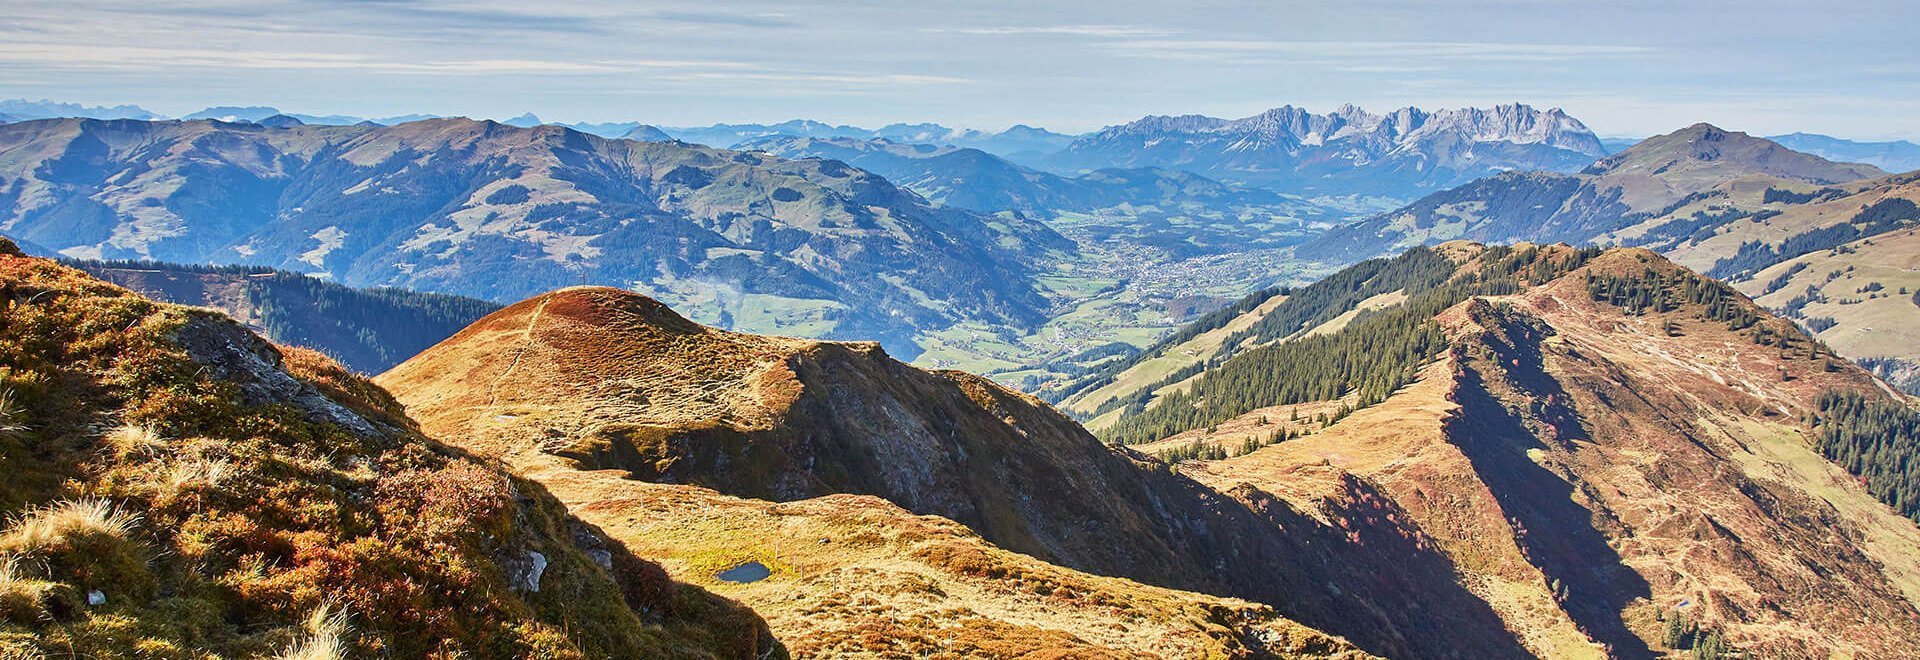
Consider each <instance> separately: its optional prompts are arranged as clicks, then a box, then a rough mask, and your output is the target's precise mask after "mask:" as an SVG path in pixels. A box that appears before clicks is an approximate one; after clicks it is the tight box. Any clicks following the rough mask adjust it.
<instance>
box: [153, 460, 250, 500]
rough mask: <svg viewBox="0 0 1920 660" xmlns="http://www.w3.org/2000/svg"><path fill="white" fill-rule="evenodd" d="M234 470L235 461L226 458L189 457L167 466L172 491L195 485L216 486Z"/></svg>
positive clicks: (168, 485)
mask: <svg viewBox="0 0 1920 660" xmlns="http://www.w3.org/2000/svg"><path fill="white" fill-rule="evenodd" d="M233 472H234V467H233V462H232V461H229V460H227V459H224V458H216V459H211V460H209V459H204V458H196V459H187V460H182V461H178V462H175V463H172V464H170V465H168V466H167V471H166V483H167V487H168V488H169V489H170V492H179V491H182V490H185V489H186V488H188V487H190V486H195V485H200V486H205V487H207V488H216V487H218V486H219V485H220V482H222V481H225V480H226V478H227V477H228V476H229V475H232V474H233Z"/></svg>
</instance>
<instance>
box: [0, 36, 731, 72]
mask: <svg viewBox="0 0 1920 660" xmlns="http://www.w3.org/2000/svg"><path fill="white" fill-rule="evenodd" d="M0 63H7V64H25V65H32V66H35V67H42V68H49V69H62V68H64V69H88V70H114V71H151V70H173V69H177V68H182V67H197V68H217V69H281V70H315V69H334V70H350V71H356V72H369V73H388V74H470V75H485V74H510V73H614V72H621V71H632V70H635V69H701V68H707V69H738V68H747V67H750V66H752V65H750V64H747V63H744V62H729V61H703V60H644V59H626V60H536V59H468V60H428V61H420V62H407V61H398V60H382V59H376V58H372V57H368V56H365V55H359V54H351V53H321V52H277V51H226V50H208V49H191V48H144V47H138V46H68V45H50V44H0Z"/></svg>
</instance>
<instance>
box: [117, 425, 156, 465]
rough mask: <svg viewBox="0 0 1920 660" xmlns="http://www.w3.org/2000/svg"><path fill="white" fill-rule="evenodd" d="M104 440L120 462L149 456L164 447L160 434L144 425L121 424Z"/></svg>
mask: <svg viewBox="0 0 1920 660" xmlns="http://www.w3.org/2000/svg"><path fill="white" fill-rule="evenodd" d="M105 440H106V441H107V447H108V448H109V449H111V450H113V455H114V457H115V458H119V459H120V460H126V459H128V458H131V457H135V456H149V455H152V454H154V453H157V452H159V451H160V450H161V449H163V448H165V447H166V441H165V440H162V439H161V438H160V434H159V433H158V432H156V431H154V430H153V427H151V426H147V425H145V424H131V423H129V424H121V425H119V426H116V427H114V429H113V430H111V431H108V432H107V435H106V438H105Z"/></svg>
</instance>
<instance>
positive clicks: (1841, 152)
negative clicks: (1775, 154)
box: [1767, 133, 1920, 172]
mask: <svg viewBox="0 0 1920 660" xmlns="http://www.w3.org/2000/svg"><path fill="white" fill-rule="evenodd" d="M1767 139H1769V140H1773V141H1774V142H1778V143H1780V145H1781V146H1784V147H1786V148H1788V149H1793V150H1795V151H1804V152H1807V153H1810V154H1813V155H1815V156H1819V157H1821V158H1825V159H1827V160H1838V161H1845V162H1849V163H1866V164H1868V165H1872V166H1874V167H1878V168H1880V169H1883V170H1886V171H1888V172H1911V171H1913V170H1920V144H1914V143H1912V142H1907V141H1905V140H1896V141H1892V142H1855V141H1853V140H1842V139H1840V138H1836V137H1828V136H1825V135H1815V134H1813V133H1788V134H1786V135H1775V136H1772V137H1769V138H1767Z"/></svg>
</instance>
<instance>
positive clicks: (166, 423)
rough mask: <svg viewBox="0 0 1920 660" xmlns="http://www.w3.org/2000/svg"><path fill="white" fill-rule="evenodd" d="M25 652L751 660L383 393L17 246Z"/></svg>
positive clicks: (4, 351)
mask: <svg viewBox="0 0 1920 660" xmlns="http://www.w3.org/2000/svg"><path fill="white" fill-rule="evenodd" d="M0 304H3V305H4V306H5V308H6V313H5V315H4V318H5V322H4V324H0V468H4V469H5V470H6V471H7V473H8V474H11V475H13V476H12V477H10V478H9V479H7V480H5V482H4V484H0V511H4V512H5V514H6V515H5V518H6V520H7V522H6V524H5V527H4V529H0V566H4V569H3V570H0V578H4V579H0V595H3V596H4V597H0V651H3V652H4V654H5V655H7V656H9V657H52V656H56V655H73V656H84V657H156V658H206V657H264V656H270V655H276V654H279V655H284V656H285V657H345V656H395V657H453V656H462V657H487V658H496V657H497V658H508V657H514V658H518V657H575V658H586V657H608V656H624V657H688V658H699V657H745V656H748V655H754V654H757V653H761V652H771V653H772V654H774V655H781V651H780V650H779V649H778V648H777V647H774V646H771V644H772V641H771V640H770V639H769V638H768V637H767V636H766V632H765V626H764V624H763V623H762V622H761V621H760V620H759V617H757V616H755V615H754V614H753V613H751V612H749V611H747V610H745V609H742V608H740V607H739V606H737V605H735V604H733V603H731V602H728V601H725V600H722V599H718V598H716V597H714V596H712V595H711V594H709V593H707V592H705V591H703V590H701V589H698V588H696V587H691V586H687V585H683V584H678V583H675V582H673V581H672V580H670V579H668V578H667V577H666V575H665V573H663V572H662V571H661V570H660V568H659V567H658V566H657V565H654V564H652V563H649V562H646V561H644V560H641V559H638V558H636V557H634V556H633V555H632V554H631V553H630V552H629V551H628V550H626V548H624V547H623V546H622V545H620V544H619V543H618V542H616V541H613V540H612V539H610V538H608V537H606V536H604V535H603V534H601V533H600V532H599V531H598V530H597V529H595V528H594V527H592V526H590V525H587V524H585V523H583V522H581V521H580V520H578V519H575V518H573V517H571V516H569V515H568V514H567V512H566V511H565V509H564V508H562V506H561V505H560V503H559V502H558V501H556V500H555V499H553V498H552V497H551V496H549V495H547V494H546V491H545V490H544V489H543V488H541V487H540V486H539V485H538V484H536V483H534V482H531V481H526V480H524V479H519V478H516V477H512V476H510V475H508V474H507V473H506V472H505V471H504V470H502V469H501V468H500V467H499V466H498V465H497V464H494V463H490V462H487V461H483V460H477V459H474V458H470V457H468V456H467V455H465V454H464V453H462V452H459V451H456V450H453V449H451V448H449V447H447V446H446V445H442V444H439V443H437V442H435V441H433V440H429V439H427V438H426V437H424V436H422V435H420V433H419V431H418V430H416V428H415V425H414V423H413V422H412V421H411V420H409V419H408V418H407V417H405V415H404V414H403V413H402V412H401V409H400V406H399V404H398V403H396V402H395V401H394V400H393V399H392V398H391V397H389V396H388V395H387V394H386V393H385V392H384V391H382V390H380V389H379V388H377V387H375V386H373V385H372V384H371V383H369V382H367V381H366V380H364V379H362V378H360V377H358V376H355V375H352V374H351V373H349V372H347V371H345V370H344V369H342V368H341V367H340V366H338V365H337V364H335V363H333V362H332V361H330V360H328V359H326V358H325V357H322V356H320V355H319V354H317V353H313V352H311V351H303V350H298V349H281V348H277V347H275V346H273V345H271V344H269V343H267V342H265V341H263V340H261V339H259V338H257V337H255V336H254V335H252V334H251V333H249V332H248V331H247V330H246V329H245V328H243V327H242V326H240V325H239V324H237V323H235V322H233V321H231V320H229V319H227V318H225V317H222V316H220V315H218V314H214V313H210V312H205V311H197V310H191V309H187V308H183V307H179V306H174V305H166V304H160V303H154V302H151V301H148V300H146V299H144V298H142V297H140V296H138V295H135V294H133V293H130V292H128V291H126V290H125V289H121V288H119V287H115V286H112V285H108V284H105V283H102V282H99V281H97V280H94V279H92V278H90V277H88V276H87V275H85V274H84V273H82V272H81V271H78V270H75V269H73V268H70V267H66V266H62V265H58V264H56V263H54V262H51V261H47V260H43V259H36V258H28V257H24V256H22V255H21V254H20V253H19V252H18V251H17V250H15V249H14V248H13V246H12V245H11V244H8V243H4V242H0Z"/></svg>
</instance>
